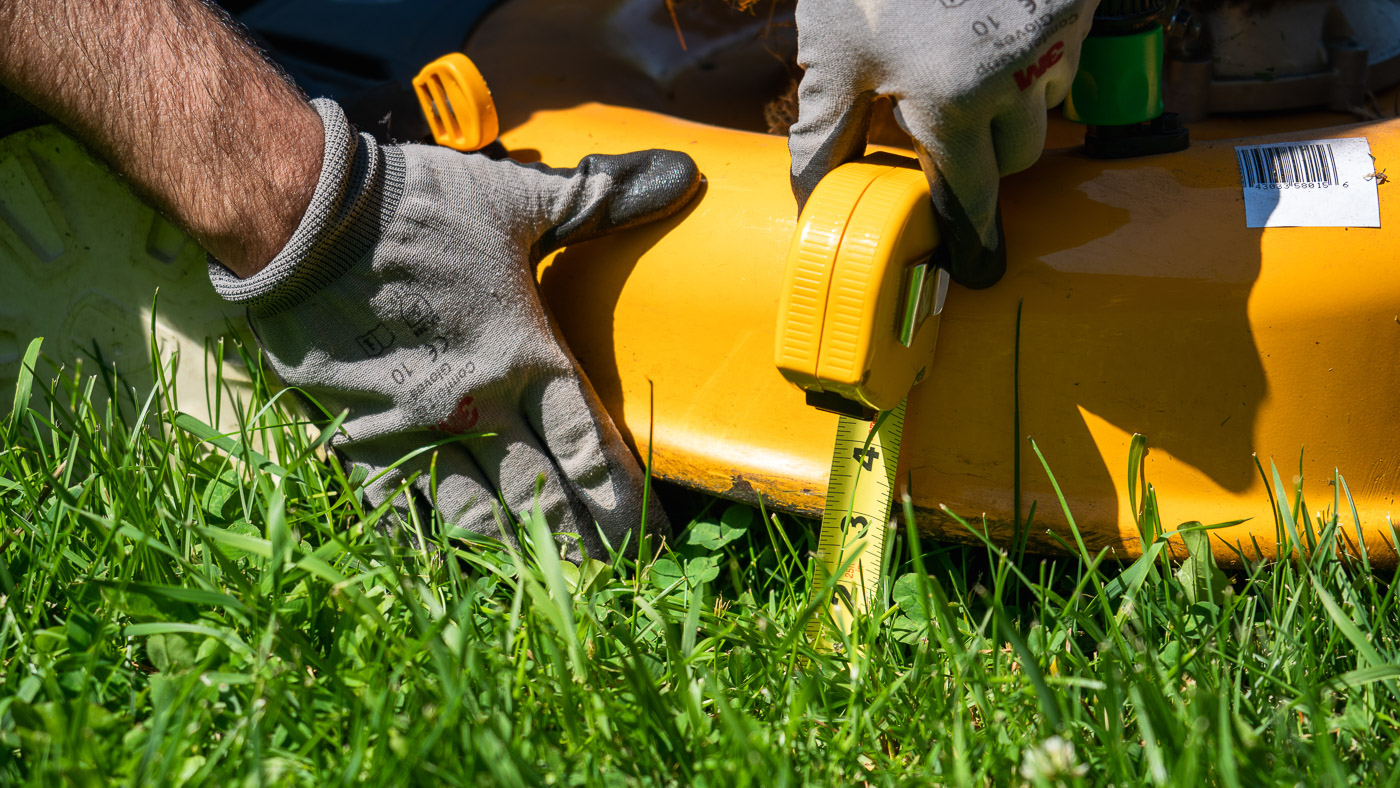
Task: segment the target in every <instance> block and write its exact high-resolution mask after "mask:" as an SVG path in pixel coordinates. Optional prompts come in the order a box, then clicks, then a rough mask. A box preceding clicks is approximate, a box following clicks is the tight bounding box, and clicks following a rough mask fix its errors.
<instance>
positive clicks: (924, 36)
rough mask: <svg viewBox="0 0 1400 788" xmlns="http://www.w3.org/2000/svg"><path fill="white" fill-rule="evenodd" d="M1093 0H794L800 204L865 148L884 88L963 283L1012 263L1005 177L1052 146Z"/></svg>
mask: <svg viewBox="0 0 1400 788" xmlns="http://www.w3.org/2000/svg"><path fill="white" fill-rule="evenodd" d="M1097 5H1098V0H919V2H909V1H908V0H799V2H798V4H797V41H798V43H797V50H798V51H797V58H798V63H799V64H800V65H802V66H803V67H804V68H805V69H806V72H805V73H804V74H803V77H802V81H801V83H800V86H799V88H798V120H797V123H796V124H794V125H793V127H792V130H791V136H790V137H789V142H788V147H789V150H790V151H791V154H792V183H793V191H794V193H795V194H796V195H797V199H798V203H799V204H805V203H806V200H807V197H808V196H809V195H811V193H812V190H813V189H814V188H815V187H816V185H817V182H818V181H820V180H821V178H822V177H823V176H824V175H826V174H827V173H828V172H830V171H831V170H833V169H835V168H836V167H838V166H840V165H841V164H843V163H845V162H848V161H850V160H852V159H855V158H859V157H860V156H861V155H862V154H863V153H864V150H865V139H866V132H867V131H868V129H869V126H870V111H871V102H872V101H873V100H874V99H875V98H876V97H879V96H888V97H890V98H891V99H892V100H893V102H894V113H895V118H896V120H897V121H898V122H899V124H900V126H901V127H902V128H903V129H904V131H906V132H908V134H909V135H910V137H912V138H913V140H914V146H915V150H916V151H917V153H918V155H919V161H920V163H921V164H922V165H923V169H924V172H925V173H927V174H928V178H929V186H930V193H931V195H932V197H933V202H934V207H935V209H936V211H937V213H938V216H939V224H940V227H941V228H942V231H943V240H944V243H945V245H946V247H947V248H948V251H949V254H950V260H951V263H950V265H951V271H950V273H951V274H952V276H953V278H954V280H955V281H957V282H959V283H960V284H963V285H965V286H967V287H974V288H976V287H987V286H990V285H991V284H993V283H995V282H996V281H997V279H999V278H1001V275H1002V273H1003V272H1004V271H1005V268H1006V251H1005V248H1004V247H1003V245H1002V239H1001V230H1000V216H999V213H998V210H997V180H998V178H999V177H1000V176H1002V175H1007V174H1010V173H1013V172H1017V171H1019V170H1023V169H1025V168H1027V167H1029V166H1030V165H1031V164H1033V163H1034V162H1035V160H1036V159H1037V158H1039V156H1040V153H1041V150H1042V149H1043V148H1044V146H1045V111H1046V107H1047V106H1053V105H1055V104H1058V103H1059V102H1060V101H1062V100H1063V99H1064V97H1065V95H1066V94H1067V93H1068V92H1069V87H1070V84H1071V82H1073V80H1074V73H1075V70H1076V69H1077V67H1078V63H1079V50H1080V46H1081V44H1082V43H1083V41H1084V37H1085V36H1086V35H1087V34H1088V31H1089V26H1090V23H1091V21H1092V17H1093V12H1094V8H1095V6H1097Z"/></svg>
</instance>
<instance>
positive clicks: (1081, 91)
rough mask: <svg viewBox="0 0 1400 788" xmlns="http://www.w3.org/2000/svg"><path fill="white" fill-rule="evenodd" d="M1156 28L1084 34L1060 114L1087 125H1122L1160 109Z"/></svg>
mask: <svg viewBox="0 0 1400 788" xmlns="http://www.w3.org/2000/svg"><path fill="white" fill-rule="evenodd" d="M1162 53H1163V43H1162V27H1161V26H1160V25H1157V24H1153V25H1152V26H1151V27H1150V28H1149V29H1147V30H1143V31H1140V32H1136V33H1129V34H1127V35H1118V36H1102V35H1090V36H1089V37H1088V38H1086V39H1084V49H1083V51H1082V54H1081V55H1080V58H1079V72H1078V73H1076V74H1075V75H1074V84H1073V85H1072V86H1070V89H1069V96H1068V97H1067V98H1066V99H1065V117H1067V118H1069V119H1070V120H1072V121H1075V122H1077V123H1084V124H1087V125H1090V126H1126V125H1129V124H1133V123H1142V122H1143V121H1148V120H1152V119H1153V118H1155V117H1157V116H1158V115H1161V114H1162Z"/></svg>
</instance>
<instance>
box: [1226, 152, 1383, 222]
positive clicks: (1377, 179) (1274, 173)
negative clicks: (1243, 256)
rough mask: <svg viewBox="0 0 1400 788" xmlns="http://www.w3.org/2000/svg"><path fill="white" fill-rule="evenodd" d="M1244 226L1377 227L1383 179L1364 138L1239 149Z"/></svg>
mask: <svg viewBox="0 0 1400 788" xmlns="http://www.w3.org/2000/svg"><path fill="white" fill-rule="evenodd" d="M1235 157H1236V158H1237V159H1238V160H1239V164H1240V183H1241V185H1242V186H1243V188H1244V213H1245V226H1246V227H1380V226H1381V204H1380V196H1379V194H1378V193H1377V190H1376V186H1377V185H1378V184H1379V183H1381V182H1383V181H1384V180H1385V177H1384V175H1381V174H1378V172H1377V169H1376V163H1375V161H1374V160H1373V159H1372V158H1371V145H1370V143H1368V142H1367V141H1366V139H1365V138H1364V137H1352V138H1347V139H1335V140H1309V141H1305V142H1282V143H1275V144H1272V145H1241V146H1239V147H1237V148H1235Z"/></svg>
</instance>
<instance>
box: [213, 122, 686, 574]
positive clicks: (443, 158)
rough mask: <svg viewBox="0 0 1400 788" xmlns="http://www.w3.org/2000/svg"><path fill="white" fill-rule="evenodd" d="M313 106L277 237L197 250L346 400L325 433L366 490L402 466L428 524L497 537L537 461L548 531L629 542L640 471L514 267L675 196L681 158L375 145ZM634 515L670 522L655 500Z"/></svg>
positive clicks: (274, 347)
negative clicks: (279, 243)
mask: <svg viewBox="0 0 1400 788" xmlns="http://www.w3.org/2000/svg"><path fill="white" fill-rule="evenodd" d="M313 103H314V105H315V107H316V109H317V111H318V112H319V113H320V115H321V119H322V122H323V125H324V127H325V133H326V144H325V154H324V160H323V164H322V171H321V175H320V179H319V181H318V183H317V186H316V192H315V195H314V196H313V198H312V200H311V205H310V207H309V208H308V209H307V212H306V214H305V216H304V217H303V218H302V220H301V223H300V225H299V227H298V228H297V230H296V232H295V234H294V235H293V236H292V238H291V240H290V241H289V242H288V243H287V245H286V246H285V248H284V249H283V250H282V251H281V252H280V253H279V254H278V255H277V257H276V258H275V259H274V260H273V261H272V262H271V263H270V264H269V265H268V266H267V267H266V268H265V269H263V270H262V271H260V272H259V273H257V274H255V275H254V276H252V277H250V278H247V279H239V278H237V277H236V276H234V275H233V274H232V272H230V271H229V270H228V269H226V268H224V267H223V266H222V265H220V264H218V263H217V262H211V264H210V278H211V279H212V280H213V283H214V286H215V288H216V289H217V290H218V291H219V293H220V294H221V295H222V296H223V297H224V298H226V299H228V300H231V301H236V302H239V303H242V304H245V305H246V306H247V308H248V314H249V318H250V321H251V323H252V324H253V327H254V329H255V330H256V332H257V334H258V338H259V341H260V342H261V344H262V346H263V350H264V352H265V353H266V355H267V357H268V358H269V359H270V360H271V364H272V366H273V368H274V369H275V370H276V371H277V373H278V374H279V375H280V376H281V377H282V379H283V380H284V381H285V382H286V383H287V384H288V385H289V386H295V387H297V388H298V389H299V390H300V391H301V392H302V393H303V394H304V395H306V396H307V397H308V398H309V399H311V400H312V401H314V402H315V403H316V404H318V405H319V406H320V408H324V409H325V410H326V411H327V412H329V413H332V414H334V413H338V412H340V411H341V410H348V412H349V415H348V418H347V419H346V420H345V422H344V425H343V427H344V429H343V434H341V435H338V436H337V437H336V438H334V439H333V445H334V446H336V447H337V448H338V449H339V450H341V451H342V452H343V453H344V454H345V455H346V456H347V457H348V458H349V459H350V460H352V461H354V462H357V463H360V464H362V465H364V466H367V468H368V469H369V470H370V472H371V479H372V481H371V483H370V484H369V485H368V488H367V493H368V495H369V497H370V499H371V501H372V502H379V501H383V500H384V499H385V498H387V497H388V496H389V495H390V494H392V492H393V491H395V490H397V489H398V488H399V487H400V485H401V484H402V483H403V481H404V480H405V479H408V478H410V477H412V476H414V475H415V474H416V475H417V478H416V480H415V481H413V483H412V485H411V488H410V489H411V493H412V495H413V497H415V498H417V499H419V500H420V501H423V502H431V503H433V504H434V505H436V506H437V507H438V509H439V510H440V511H441V513H442V515H443V518H444V520H445V521H446V522H449V523H453V524H456V525H460V526H463V527H466V528H469V529H471V530H475V531H478V532H483V533H487V534H491V535H500V534H499V532H498V526H497V516H496V512H495V508H496V506H497V505H498V504H504V506H505V507H507V508H508V509H509V510H510V511H512V512H516V513H524V512H527V511H530V510H531V509H533V507H534V506H535V504H536V480H537V479H540V478H541V477H543V489H542V491H541V492H540V493H539V496H538V503H539V505H540V507H541V509H542V511H543V514H544V516H545V519H546V520H547V522H548V523H549V525H550V526H551V528H552V529H553V530H554V532H555V533H572V534H577V535H578V536H579V537H580V539H581V540H582V545H581V546H582V549H583V551H584V552H587V553H589V554H591V555H595V556H601V555H604V547H603V543H602V541H600V538H599V530H600V529H601V531H602V534H603V535H605V537H606V539H607V540H608V542H609V543H610V544H612V545H613V546H614V547H618V546H620V545H621V544H622V543H623V541H624V539H626V538H627V537H628V536H629V535H631V536H632V538H631V543H632V544H633V545H635V544H636V537H635V532H636V530H637V529H638V528H639V527H640V526H641V525H642V489H643V475H642V471H641V469H640V467H639V466H638V464H637V461H636V459H635V458H634V457H633V455H632V454H631V452H630V451H629V450H628V448H627V446H626V445H625V444H624V443H623V442H622V439H621V437H620V436H619V434H618V431H617V428H616V426H615V425H614V424H613V422H612V419H611V418H610V417H609V416H608V414H607V412H606V411H604V410H603V407H602V405H601V403H600V402H599V400H598V397H597V395H596V394H595V393H594V391H593V389H592V388H591V387H590V386H589V384H588V382H587V380H586V379H585V377H584V375H583V372H582V371H581V370H580V369H579V366H578V363H577V362H576V361H575V360H574V358H573V356H572V355H571V354H570V353H569V352H568V351H567V350H566V349H565V348H564V347H563V346H562V345H561V343H560V340H559V338H558V336H557V335H556V334H555V331H554V328H553V326H552V325H551V322H550V320H549V318H548V316H547V314H546V312H545V310H544V308H543V307H542V305H541V304H540V300H539V295H538V291H537V289H536V283H535V277H534V270H533V268H534V263H536V262H538V260H539V259H540V258H541V257H542V256H543V255H545V254H547V253H549V252H550V251H551V250H553V249H555V248H557V247H560V246H563V245H565V244H568V243H572V242H576V241H582V240H586V239H588V238H593V237H596V236H599V235H602V234H605V233H607V232H610V231H612V230H618V229H623V228H626V227H631V226H634V225H637V224H641V223H644V222H648V221H652V220H655V219H658V218H661V217H664V216H667V215H669V214H671V213H673V212H675V211H676V210H677V209H679V208H680V207H681V206H682V205H684V204H685V203H686V202H687V201H688V200H690V199H691V198H692V197H693V196H694V195H695V194H696V192H697V190H698V186H699V173H698V172H697V170H696V168H695V164H694V162H692V161H691V159H690V158H689V157H688V156H686V155H685V154H683V153H676V152H672V151H645V152H639V153H631V154H624V155H620V156H589V157H587V158H585V159H584V160H583V161H582V162H581V163H580V164H579V166H578V167H577V168H574V169H567V170H563V169H550V168H547V167H544V166H540V165H522V164H518V163H516V162H512V161H509V160H503V161H493V160H491V159H489V158H487V157H485V156H482V155H479V154H461V153H456V152H454V151H450V150H447V149H445V148H437V147H432V146H423V145H404V146H381V145H379V144H377V143H376V142H375V141H374V140H373V138H372V137H370V136H369V135H365V134H359V135H357V134H355V132H354V130H353V129H352V128H351V127H350V126H349V124H348V123H347V122H346V120H345V116H344V114H343V113H342V112H341V110H340V107H339V106H337V105H336V104H335V103H334V102H330V101H326V100H318V101H316V102H313ZM483 433H491V435H489V436H488V435H482V434H483ZM454 435H459V436H462V437H461V438H460V439H459V440H455V441H449V442H448V443H446V444H445V445H442V446H441V447H440V448H438V449H437V450H436V451H435V452H423V453H419V454H418V455H416V456H414V457H413V458H411V459H410V460H408V461H407V462H403V463H402V464H399V465H398V466H397V467H394V466H395V463H398V462H399V461H400V460H401V459H402V458H404V457H405V456H406V455H410V454H412V453H413V452H414V451H415V450H418V449H420V448H421V447H423V446H427V445H429V444H433V443H439V442H442V441H443V440H444V439H446V438H450V437H451V436H454ZM434 453H435V454H436V455H437V460H436V474H435V478H434V474H431V473H430V465H431V463H432V461H433V460H432V458H433V454H434ZM391 468H392V470H387V472H385V471H386V469H391ZM408 505H410V504H409V502H408V501H407V500H405V497H402V496H401V497H400V498H399V499H398V500H397V501H396V507H397V508H400V509H403V508H406V507H407V506H408ZM595 522H596V525H595ZM646 525H647V528H648V530H649V532H650V533H652V534H653V535H664V534H665V533H666V531H667V529H668V528H669V526H668V524H667V522H666V520H665V515H664V514H662V513H661V510H660V508H659V507H657V506H655V505H652V506H651V507H649V510H648V513H647V524H646ZM505 536H506V537H507V538H509V534H506V535H505ZM572 554H573V556H574V557H578V555H579V552H578V549H577V547H574V548H573V549H572Z"/></svg>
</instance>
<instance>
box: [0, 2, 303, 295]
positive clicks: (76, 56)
mask: <svg viewBox="0 0 1400 788" xmlns="http://www.w3.org/2000/svg"><path fill="white" fill-rule="evenodd" d="M0 81H2V82H4V83H5V84H6V85H7V86H9V87H10V88H11V89H12V90H14V91H15V92H17V93H19V94H20V95H22V96H24V97H25V98H27V99H28V100H29V101H31V102H33V103H34V104H35V105H37V106H39V107H40V108H42V109H44V110H45V111H47V112H48V113H49V114H51V115H53V116H54V117H56V118H57V119H58V120H59V121H61V122H62V123H64V124H65V125H67V126H68V127H69V128H70V129H72V131H73V132H74V133H75V134H76V135H77V136H78V137H79V138H81V139H82V140H83V141H84V142H86V143H87V144H88V145H89V146H91V147H92V148H93V150H95V151H96V152H97V153H98V155H100V156H102V157H103V158H105V159H106V160H107V161H108V162H109V163H110V164H111V165H112V166H113V167H114V168H116V169H117V170H118V171H119V172H121V173H122V174H123V175H125V176H126V177H127V178H128V179H129V180H130V181H131V183H132V184H133V185H134V186H135V187H136V188H137V190H138V191H140V192H141V193H142V194H143V196H144V197H145V198H146V199H148V200H149V201H150V202H151V203H152V204H154V205H155V206H156V207H157V208H158V209H160V210H161V211H162V212H164V213H165V214H166V215H168V216H169V217H171V218H172V219H173V220H175V221H176V222H178V223H179V224H180V225H182V226H183V227H185V228H186V229H187V230H189V232H190V233H191V234H192V235H193V236H194V237H195V239H196V240H197V241H199V242H200V243H201V244H202V245H203V246H204V248H205V249H207V250H208V251H209V252H211V253H212V254H213V255H214V256H216V257H218V258H219V259H220V260H221V261H223V262H224V264H225V265H228V266H229V267H230V268H231V269H233V270H234V271H235V272H237V273H238V274H240V275H243V276H247V275H250V274H252V273H254V272H256V271H257V270H258V269H260V268H261V267H262V266H263V265H265V264H266V263H267V261H268V260H270V259H271V258H272V257H273V256H274V255H275V254H276V253H277V251H278V250H279V249H280V248H281V247H282V245H283V244H285V243H286V241H287V239H288V238H289V237H290V236H291V234H292V232H293V231H294V230H295V229H296V226H297V222H298V220H299V219H300V217H301V215H302V213H303V212H304V211H305V209H306V206H307V203H308V202H309V201H310V199H311V194H312V192H313V191H314V189H315V186H316V179H317V176H318V174H319V173H320V166H321V153H322V151H321V148H322V142H323V140H322V130H321V121H320V119H319V118H318V117H317V115H316V112H315V111H314V110H313V109H311V107H310V106H309V105H308V104H307V103H306V102H305V101H304V100H303V99H302V97H301V96H300V95H299V93H298V92H297V91H296V90H295V89H294V88H293V87H292V86H290V85H288V84H287V83H286V82H285V81H284V80H283V79H282V77H281V75H280V74H278V73H277V71H276V70H275V69H274V68H273V67H272V66H270V65H269V64H268V63H267V62H266V61H265V60H264V59H263V58H262V56H261V55H260V54H259V53H258V52H257V51H256V50H254V49H253V48H252V47H251V46H249V45H248V44H247V43H245V42H244V41H243V40H242V39H241V38H240V37H239V36H238V34H237V33H235V32H234V31H233V30H232V29H230V28H229V27H228V26H227V25H226V24H225V23H224V22H223V21H222V20H221V19H220V18H219V16H218V15H217V14H216V12H214V11H211V10H210V9H209V8H207V7H205V6H204V5H203V4H202V3H200V2H198V1H197V0H0Z"/></svg>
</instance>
